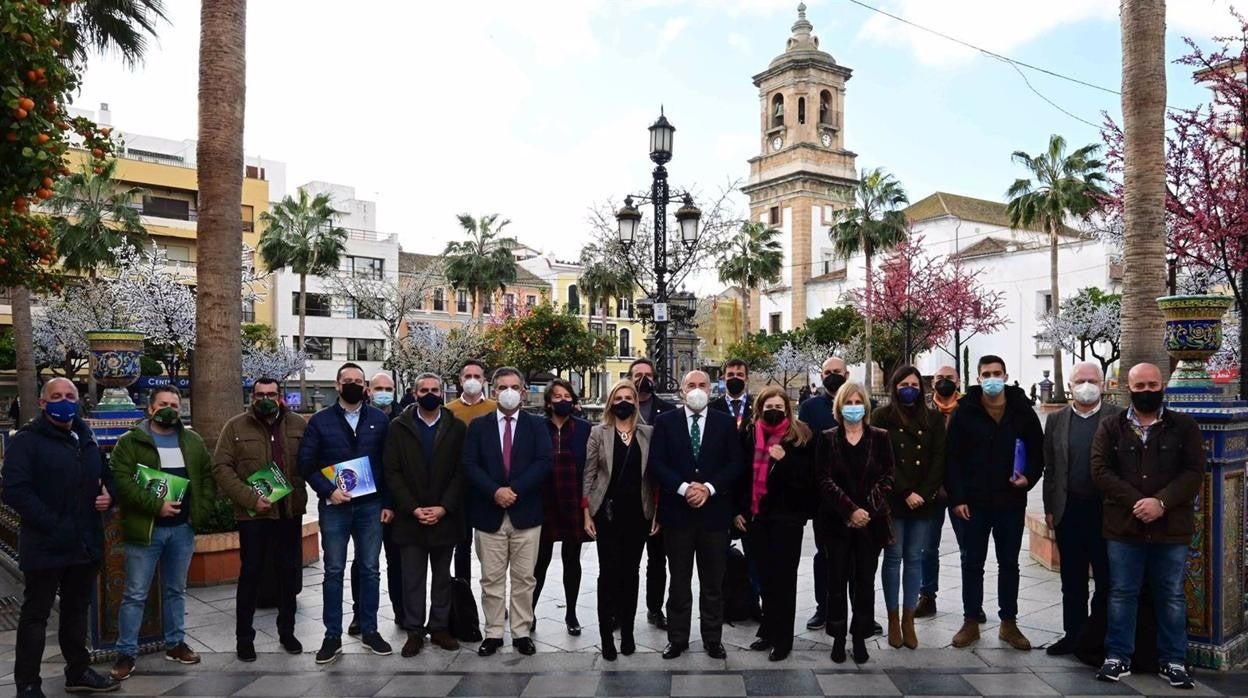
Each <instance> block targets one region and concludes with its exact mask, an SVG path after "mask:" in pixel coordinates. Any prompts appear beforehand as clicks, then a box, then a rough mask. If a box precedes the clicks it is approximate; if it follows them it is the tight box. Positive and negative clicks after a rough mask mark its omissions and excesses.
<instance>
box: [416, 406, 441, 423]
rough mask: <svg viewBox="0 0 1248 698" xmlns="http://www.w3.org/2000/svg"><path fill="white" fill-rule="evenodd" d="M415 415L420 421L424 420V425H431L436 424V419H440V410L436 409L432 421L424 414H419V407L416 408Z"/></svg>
mask: <svg viewBox="0 0 1248 698" xmlns="http://www.w3.org/2000/svg"><path fill="white" fill-rule="evenodd" d="M416 417H417V418H419V419H420V421H422V422H424V423H425V426H429V427H431V426H433V425H434V424H437V423H438V420H440V419H442V410H438V411H437V412H435V413H434V415H433V421H432V422H431V421H429V420H427V419H425V415H423V414H421V413H420V410H419V409H417V410H416Z"/></svg>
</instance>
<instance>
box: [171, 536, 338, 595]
mask: <svg viewBox="0 0 1248 698" xmlns="http://www.w3.org/2000/svg"><path fill="white" fill-rule="evenodd" d="M320 532H321V528H320V525H319V524H318V523H317V522H316V521H306V522H304V524H303V564H304V565H305V566H306V565H310V564H312V563H313V562H316V561H317V560H318V559H320V556H321V542H320ZM239 565H240V563H239V557H238V533H236V532H231V533H205V534H201V535H198V536H195V555H194V556H193V557H192V558H191V569H190V570H189V571H188V572H187V573H186V584H187V586H193V587H207V586H213V585H214V584H230V583H233V582H237V581H238V570H239Z"/></svg>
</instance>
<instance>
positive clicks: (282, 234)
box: [256, 189, 347, 276]
mask: <svg viewBox="0 0 1248 698" xmlns="http://www.w3.org/2000/svg"><path fill="white" fill-rule="evenodd" d="M336 213H337V212H336V211H334V209H333V206H331V205H330V198H329V195H328V194H317V195H315V196H313V197H309V196H308V192H307V190H306V189H300V190H299V198H298V199H295V198H293V197H291V196H287V197H286V198H284V199H282V201H281V202H280V203H278V204H276V205H275V206H273V208H272V209H270V210H268V211H265V212H264V213H261V214H260V218H259V223H260V225H262V226H264V227H265V230H264V233H262V234H261V235H260V244H259V245H258V246H257V248H256V249H257V251H258V252H259V253H260V259H261V260H263V261H264V265H265V266H266V267H268V268H269V269H271V270H277V269H287V268H288V269H290V270H291V272H293V273H295V274H299V275H311V276H321V275H324V274H328V273H329V272H331V271H333V270H335V269H337V268H338V264H339V261H340V260H341V258H342V255H343V254H344V253H345V252H346V249H347V248H346V242H347V231H345V230H343V229H342V228H340V227H338V226H336V225H334V224H333V221H334V216H335V215H336Z"/></svg>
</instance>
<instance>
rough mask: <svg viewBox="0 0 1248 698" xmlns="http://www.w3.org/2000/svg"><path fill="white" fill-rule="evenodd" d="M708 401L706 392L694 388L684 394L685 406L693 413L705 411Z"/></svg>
mask: <svg viewBox="0 0 1248 698" xmlns="http://www.w3.org/2000/svg"><path fill="white" fill-rule="evenodd" d="M708 399H709V398H708V397H707V394H706V391H705V390H703V389H701V388H694V389H693V390H690V391H689V392H687V393H685V405H686V406H688V407H689V409H691V410H693V411H694V412H701V411H702V410H703V409H705V408H706V402H707V400H708Z"/></svg>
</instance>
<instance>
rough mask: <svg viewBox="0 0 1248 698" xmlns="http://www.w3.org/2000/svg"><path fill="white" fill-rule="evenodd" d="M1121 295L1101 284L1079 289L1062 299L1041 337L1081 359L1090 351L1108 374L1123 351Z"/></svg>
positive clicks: (1044, 320) (1048, 316) (1048, 319)
mask: <svg viewBox="0 0 1248 698" xmlns="http://www.w3.org/2000/svg"><path fill="white" fill-rule="evenodd" d="M1121 314H1122V299H1121V296H1119V295H1117V294H1112V293H1105V292H1103V291H1101V290H1100V289H1098V288H1093V287H1089V288H1084V289H1080V290H1079V293H1077V294H1075V295H1074V296H1072V297H1070V298H1067V299H1066V300H1064V301H1062V303H1061V306H1060V308H1059V312H1057V313H1050V314H1049V315H1047V316H1046V317H1045V318H1044V319H1043V320H1042V322H1041V330H1040V339H1042V340H1044V341H1047V342H1051V343H1053V344H1056V345H1058V346H1060V347H1062V348H1063V349H1065V350H1066V351H1068V352H1070V353H1071V354H1073V355H1077V356H1078V357H1079V358H1080V359H1081V360H1084V361H1086V360H1087V358H1088V354H1091V355H1092V357H1093V358H1095V359H1096V360H1097V361H1098V362H1100V364H1101V370H1102V371H1104V372H1105V373H1106V375H1108V373H1109V367H1110V366H1112V365H1113V363H1114V362H1115V361H1117V360H1118V357H1119V356H1120V355H1121V347H1122V318H1121Z"/></svg>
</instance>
